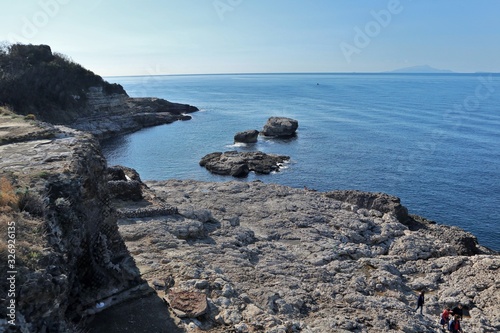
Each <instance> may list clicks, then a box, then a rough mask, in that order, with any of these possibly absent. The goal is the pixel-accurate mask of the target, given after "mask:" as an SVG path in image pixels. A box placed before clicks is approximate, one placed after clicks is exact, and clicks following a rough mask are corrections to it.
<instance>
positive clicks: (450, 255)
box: [0, 110, 500, 332]
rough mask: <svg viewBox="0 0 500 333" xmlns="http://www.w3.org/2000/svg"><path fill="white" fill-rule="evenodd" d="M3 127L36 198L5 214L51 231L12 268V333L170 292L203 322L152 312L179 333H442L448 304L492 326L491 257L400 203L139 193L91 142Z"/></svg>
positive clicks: (19, 178)
mask: <svg viewBox="0 0 500 333" xmlns="http://www.w3.org/2000/svg"><path fill="white" fill-rule="evenodd" d="M1 120H2V133H1V134H2V137H1V139H2V140H1V145H0V154H1V156H2V159H1V170H2V177H6V178H8V179H9V180H10V181H11V182H12V184H13V186H14V187H16V188H18V189H20V188H27V189H28V190H27V191H28V192H29V193H30V194H31V195H32V196H33V197H34V198H38V199H36V200H34V201H33V202H35V203H38V206H37V204H33V203H32V204H31V208H30V206H28V207H23V208H20V207H17V208H16V207H10V208H8V207H3V209H4V211H6V212H7V213H8V214H10V215H9V216H11V218H12V219H15V220H16V221H18V223H20V224H21V223H23V224H27V225H31V224H33V225H35V226H38V228H43V230H45V232H44V233H43V234H42V236H41V239H40V240H39V242H40V243H39V244H25V245H26V247H27V250H26V251H27V252H28V253H36V255H34V257H35V258H31V259H28V258H26V259H24V260H25V261H21V262H20V263H19V265H20V270H22V271H23V276H25V278H23V280H22V282H21V281H20V282H19V283H20V288H21V290H23V293H22V294H20V295H19V304H18V306H19V307H18V312H17V313H18V314H19V317H18V318H22V321H20V323H19V327H24V328H25V329H27V330H28V331H30V332H42V331H43V330H44V329H47V327H51V331H54V332H66V331H68V330H69V323H70V322H71V320H74V319H75V318H80V322H81V323H85V322H89V321H90V322H92V318H93V317H94V316H98V313H99V312H101V311H104V312H103V314H106V313H107V311H112V309H113V308H114V304H116V303H119V302H121V301H124V300H127V299H130V298H137V297H139V298H140V297H144V295H147V294H151V293H153V295H156V296H154V297H157V298H160V299H169V297H168V295H169V293H171V292H172V293H181V294H182V293H184V294H188V295H191V294H192V295H196V297H192V298H188V299H189V301H188V302H187V303H186V304H188V305H189V306H191V307H192V308H195V309H196V308H197V307H198V306H199V304H198V303H197V302H199V301H200V299H201V302H202V303H203V302H206V307H205V308H203V309H201V310H199V311H198V312H195V313H196V314H197V315H198V316H197V317H196V318H191V317H189V315H188V316H186V315H182V313H186V312H185V311H184V310H185V309H176V308H175V306H176V305H175V303H173V304H172V305H171V306H170V307H167V306H166V305H165V304H163V305H162V303H159V304H158V306H161V307H162V308H161V309H160V310H159V313H161V314H162V315H164V316H165V317H166V318H169V319H170V320H171V321H172V323H175V326H176V327H177V328H178V329H180V330H181V331H185V332H197V331H207V332H228V331H231V332H374V331H377V332H422V331H429V330H433V331H438V329H439V325H438V324H437V317H438V315H439V312H440V311H441V310H442V308H443V307H445V306H451V305H453V304H455V303H457V302H461V303H462V304H464V306H465V309H466V313H467V316H466V319H465V320H464V323H463V325H464V326H465V327H467V330H468V331H471V332H472V331H477V332H495V331H497V330H498V329H499V328H500V316H499V315H498V314H497V312H496V311H495V310H496V306H497V304H498V303H499V301H500V285H499V284H498V273H499V269H500V256H499V255H498V254H497V253H495V252H493V251H491V250H489V249H487V248H484V247H481V246H480V245H479V244H477V240H476V238H475V237H474V236H473V235H471V234H469V233H466V232H464V231H463V230H460V229H459V228H455V227H447V226H441V225H438V224H436V223H432V222H430V221H427V220H425V219H423V218H419V217H414V216H411V215H409V214H408V212H407V210H406V208H405V207H404V206H402V205H401V203H400V202H399V199H397V198H394V197H391V196H389V195H386V194H376V193H365V192H356V191H333V192H326V193H321V192H316V191H314V190H309V189H294V188H290V187H286V186H280V185H275V184H264V183H262V182H259V181H255V182H236V181H232V182H223V183H204V182H198V181H190V180H170V181H164V182H148V183H143V182H142V181H141V179H140V177H139V175H138V174H137V173H136V172H135V171H133V170H131V169H128V168H122V167H113V168H108V167H106V162H105V160H104V158H103V156H102V154H101V152H100V150H99V145H98V143H97V141H96V140H95V139H94V138H93V136H91V135H89V134H86V133H84V132H80V131H77V130H74V129H70V128H68V127H64V126H54V125H50V124H46V123H40V122H37V121H32V120H26V119H25V118H24V117H22V116H18V115H15V114H12V113H11V112H9V111H6V110H3V118H2V119H1ZM125 189H128V191H129V192H127V191H125ZM120 194H121V195H120ZM40 202H42V203H43V204H40ZM33 207H38V208H37V209H35V208H33ZM19 237H21V235H20V236H19ZM85 249H87V250H85ZM82 250H83V251H82ZM63 253H65V254H66V255H64V254H63ZM69 253H71V255H69V256H68V254H69ZM32 257H33V255H32ZM21 266H22V267H21ZM85 272H86V273H85ZM82 279H83V280H82ZM86 279H90V280H86ZM93 279H96V280H95V281H98V282H96V284H92V282H91V281H94V280H93ZM34 281H46V282H44V283H42V284H39V283H38V282H37V283H33V282H34ZM144 281H145V282H147V284H145V283H144ZM40 287H42V288H43V290H42V289H40ZM420 290H426V291H427V295H428V296H427V297H428V298H427V302H426V305H425V311H424V315H423V316H419V315H417V314H416V313H415V312H414V306H415V302H416V293H417V292H418V291H420ZM28 295H33V296H28ZM200 297H201V298H200ZM4 299H5V298H4ZM191 301H192V302H194V304H193V303H190V302H191ZM54 304H57V307H54V306H53V305H54ZM203 304H204V303H203ZM100 305H102V306H100ZM200 311H201V312H200ZM180 313H181V314H180ZM47 314H48V316H47ZM401 318H405V320H403V321H402V320H401ZM409 319H411V320H409ZM96 320H97V319H96ZM0 325H3V326H0V327H4V328H5V329H7V328H8V327H9V325H7V322H6V319H0ZM94 325H97V327H99V325H98V322H97V323H96V322H94ZM44 327H45V328H44ZM19 331H21V330H19ZM93 332H99V328H97V329H94V330H93ZM109 332H119V330H115V331H109ZM136 332H141V331H140V329H139V328H137V330H136Z"/></svg>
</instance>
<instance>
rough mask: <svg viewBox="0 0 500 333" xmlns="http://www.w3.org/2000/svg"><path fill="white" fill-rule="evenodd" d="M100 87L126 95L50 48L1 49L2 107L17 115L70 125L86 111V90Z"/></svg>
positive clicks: (109, 93) (104, 90) (107, 91)
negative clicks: (32, 115) (31, 116)
mask: <svg viewBox="0 0 500 333" xmlns="http://www.w3.org/2000/svg"><path fill="white" fill-rule="evenodd" d="M91 87H101V88H102V91H103V92H104V93H105V94H107V95H113V94H121V95H125V96H126V95H127V94H126V92H125V90H124V89H123V87H122V86H121V85H119V84H111V83H108V82H106V81H104V80H103V79H102V77H100V76H98V75H96V74H94V73H93V72H91V71H89V70H87V69H85V68H83V67H82V66H81V65H79V64H77V63H75V62H73V61H72V60H71V59H70V58H69V57H67V56H65V55H63V54H59V53H52V50H51V49H50V47H49V46H48V45H23V44H13V45H3V46H2V47H0V105H9V106H10V107H12V108H13V109H14V111H15V112H16V113H19V114H23V115H27V114H34V115H35V116H36V117H37V118H38V119H41V120H44V121H49V122H52V123H63V124H67V123H70V122H72V121H74V120H75V119H76V118H77V117H79V116H82V112H85V105H86V101H87V91H88V90H89V89H90V88H91Z"/></svg>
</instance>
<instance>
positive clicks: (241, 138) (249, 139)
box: [234, 130, 259, 143]
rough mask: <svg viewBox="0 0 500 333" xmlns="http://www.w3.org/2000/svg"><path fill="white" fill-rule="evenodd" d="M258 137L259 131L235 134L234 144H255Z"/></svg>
mask: <svg viewBox="0 0 500 333" xmlns="http://www.w3.org/2000/svg"><path fill="white" fill-rule="evenodd" d="M258 137H259V131H257V130H247V131H243V132H238V133H236V134H235V135H234V142H242V143H255V142H257V138H258Z"/></svg>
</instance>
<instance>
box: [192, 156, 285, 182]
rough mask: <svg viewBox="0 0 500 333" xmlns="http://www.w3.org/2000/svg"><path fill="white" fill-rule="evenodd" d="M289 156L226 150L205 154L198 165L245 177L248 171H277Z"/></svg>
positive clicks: (264, 172)
mask: <svg viewBox="0 0 500 333" xmlns="http://www.w3.org/2000/svg"><path fill="white" fill-rule="evenodd" d="M289 159H290V157H288V156H283V155H275V154H266V153H263V152H260V151H256V152H237V151H226V152H224V153H221V152H216V153H211V154H207V155H205V156H204V157H203V158H202V159H201V161H200V166H203V167H205V168H206V169H207V170H208V171H210V172H212V173H215V174H218V175H230V176H233V177H246V176H247V175H248V173H249V172H250V171H254V172H256V173H260V174H269V173H271V172H273V171H279V169H280V166H281V165H282V164H283V163H284V162H285V161H288V160H289Z"/></svg>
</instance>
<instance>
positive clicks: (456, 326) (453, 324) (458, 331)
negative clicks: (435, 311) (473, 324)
mask: <svg viewBox="0 0 500 333" xmlns="http://www.w3.org/2000/svg"><path fill="white" fill-rule="evenodd" d="M448 330H449V331H450V332H452V333H462V332H463V331H462V327H461V326H460V317H459V316H458V315H455V317H454V318H453V319H452V320H451V321H450V324H449V326H448Z"/></svg>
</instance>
